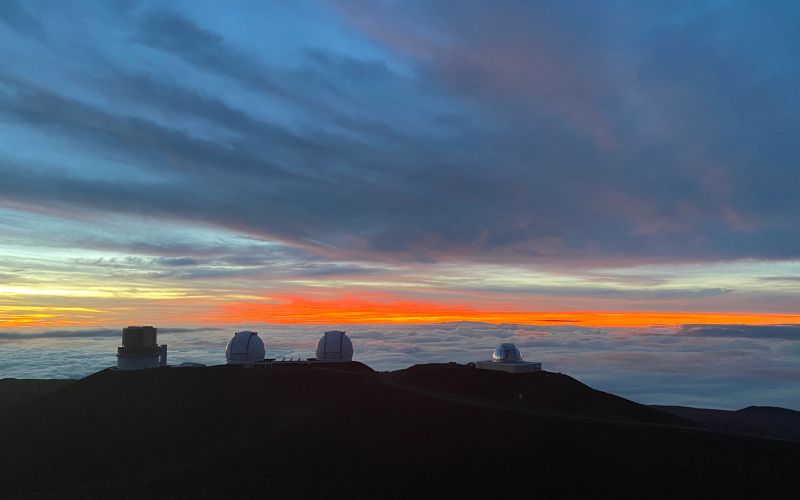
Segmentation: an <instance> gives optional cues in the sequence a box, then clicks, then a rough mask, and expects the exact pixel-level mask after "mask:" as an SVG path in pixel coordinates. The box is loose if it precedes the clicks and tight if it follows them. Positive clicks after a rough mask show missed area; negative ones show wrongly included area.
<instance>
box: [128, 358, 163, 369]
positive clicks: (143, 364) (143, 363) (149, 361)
mask: <svg viewBox="0 0 800 500" xmlns="http://www.w3.org/2000/svg"><path fill="white" fill-rule="evenodd" d="M159 365H160V363H159V356H149V357H143V358H128V357H124V356H117V368H118V369H120V370H144V369H146V368H158V367H159Z"/></svg>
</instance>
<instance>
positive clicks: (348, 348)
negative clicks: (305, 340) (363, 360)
mask: <svg viewBox="0 0 800 500" xmlns="http://www.w3.org/2000/svg"><path fill="white" fill-rule="evenodd" d="M317 359H319V360H323V361H352V359H353V343H352V342H350V338H349V337H348V336H347V334H346V333H344V332H340V331H338V330H332V331H330V332H325V335H323V336H322V337H320V339H319V342H317Z"/></svg>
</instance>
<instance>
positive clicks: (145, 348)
mask: <svg viewBox="0 0 800 500" xmlns="http://www.w3.org/2000/svg"><path fill="white" fill-rule="evenodd" d="M157 334H158V329H156V328H154V327H152V326H129V327H127V328H123V329H122V345H121V346H119V347H117V368H119V369H120V370H142V369H145V368H158V367H159V366H167V345H166V344H162V345H158V343H156V336H157Z"/></svg>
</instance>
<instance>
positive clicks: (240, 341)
mask: <svg viewBox="0 0 800 500" xmlns="http://www.w3.org/2000/svg"><path fill="white" fill-rule="evenodd" d="M265 353H266V349H265V348H264V341H263V340H261V338H260V337H259V336H258V333H256V332H247V331H244V332H236V333H235V334H233V338H231V340H230V341H228V345H227V347H226V348H225V359H226V360H227V362H228V364H229V365H240V364H246V363H257V362H259V361H263V360H264V354H265Z"/></svg>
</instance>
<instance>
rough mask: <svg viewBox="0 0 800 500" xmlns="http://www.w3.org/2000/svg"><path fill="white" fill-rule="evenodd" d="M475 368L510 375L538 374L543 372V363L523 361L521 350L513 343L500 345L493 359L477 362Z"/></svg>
mask: <svg viewBox="0 0 800 500" xmlns="http://www.w3.org/2000/svg"><path fill="white" fill-rule="evenodd" d="M475 366H476V367H477V368H480V369H483V370H497V371H501V372H508V373H526V372H538V371H541V370H542V364H541V363H537V362H533V361H523V360H522V354H520V353H519V349H517V346H515V345H514V344H511V343H505V344H500V345H499V346H497V348H495V350H494V352H493V353H492V359H490V360H487V361H476V362H475Z"/></svg>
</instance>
